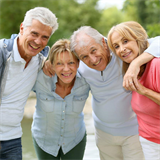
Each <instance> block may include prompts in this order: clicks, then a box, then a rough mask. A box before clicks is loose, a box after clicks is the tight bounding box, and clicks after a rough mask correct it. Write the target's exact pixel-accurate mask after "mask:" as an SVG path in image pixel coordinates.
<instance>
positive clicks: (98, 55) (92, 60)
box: [75, 34, 110, 71]
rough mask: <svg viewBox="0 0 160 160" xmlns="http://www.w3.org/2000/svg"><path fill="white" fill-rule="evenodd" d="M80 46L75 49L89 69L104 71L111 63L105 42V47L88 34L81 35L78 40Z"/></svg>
mask: <svg viewBox="0 0 160 160" xmlns="http://www.w3.org/2000/svg"><path fill="white" fill-rule="evenodd" d="M79 39H80V42H78V45H77V46H76V47H75V52H76V53H77V55H78V57H79V59H80V60H82V61H83V62H84V63H85V64H86V65H87V66H88V67H90V68H92V69H95V70H98V71H103V70H104V69H105V68H106V66H107V64H108V63H109V58H110V53H109V50H108V47H107V45H106V43H105V41H104V39H102V41H103V46H101V45H100V44H99V43H97V42H96V41H95V40H94V39H93V38H91V37H90V36H88V35H86V34H81V35H79V37H78V38H77V41H78V40H79Z"/></svg>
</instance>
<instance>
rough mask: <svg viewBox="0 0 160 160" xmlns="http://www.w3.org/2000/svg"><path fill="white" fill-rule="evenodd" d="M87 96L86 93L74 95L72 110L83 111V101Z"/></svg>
mask: <svg viewBox="0 0 160 160" xmlns="http://www.w3.org/2000/svg"><path fill="white" fill-rule="evenodd" d="M87 98H88V94H85V95H81V96H74V97H73V107H72V109H73V112H75V113H81V112H82V111H83V108H84V105H85V102H86V100H87Z"/></svg>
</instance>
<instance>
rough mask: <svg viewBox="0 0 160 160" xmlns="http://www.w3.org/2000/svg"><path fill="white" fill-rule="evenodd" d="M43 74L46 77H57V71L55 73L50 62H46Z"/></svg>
mask: <svg viewBox="0 0 160 160" xmlns="http://www.w3.org/2000/svg"><path fill="white" fill-rule="evenodd" d="M43 72H44V74H45V75H47V76H49V77H52V76H54V75H55V71H54V69H53V66H52V64H51V63H50V61H49V60H47V61H45V63H44V66H43Z"/></svg>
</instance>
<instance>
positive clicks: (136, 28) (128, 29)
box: [107, 21, 149, 76]
mask: <svg viewBox="0 0 160 160" xmlns="http://www.w3.org/2000/svg"><path fill="white" fill-rule="evenodd" d="M114 32H118V33H119V34H120V35H121V36H123V37H125V38H126V39H128V40H136V42H137V45H138V48H139V55H140V54H142V53H143V52H144V50H146V49H147V48H148V46H149V43H148V41H147V38H148V35H147V33H146V31H145V29H144V28H143V27H142V26H141V25H140V24H139V23H137V22H135V21H128V22H123V23H120V24H118V25H116V26H113V27H112V28H111V29H110V31H109V33H108V37H107V42H108V46H109V48H110V49H111V50H112V51H113V52H114V53H116V51H115V49H114V47H113V45H112V40H111V36H112V34H113V33H114ZM128 67H129V64H128V63H126V62H123V72H124V73H125V72H126V71H127V69H128ZM144 70H145V65H143V66H142V67H141V71H140V73H139V76H141V75H142V74H143V72H144Z"/></svg>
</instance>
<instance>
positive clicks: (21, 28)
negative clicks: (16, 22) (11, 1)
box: [20, 23, 24, 35]
mask: <svg viewBox="0 0 160 160" xmlns="http://www.w3.org/2000/svg"><path fill="white" fill-rule="evenodd" d="M23 31H24V27H23V23H21V25H20V34H21V35H23Z"/></svg>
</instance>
